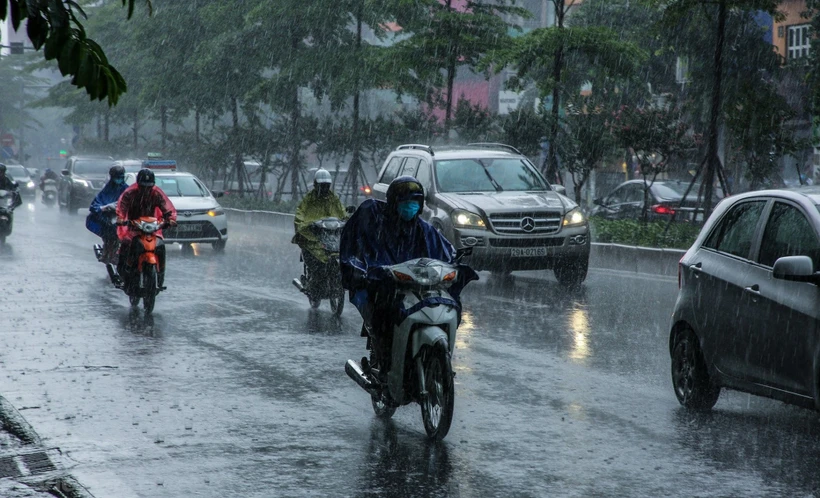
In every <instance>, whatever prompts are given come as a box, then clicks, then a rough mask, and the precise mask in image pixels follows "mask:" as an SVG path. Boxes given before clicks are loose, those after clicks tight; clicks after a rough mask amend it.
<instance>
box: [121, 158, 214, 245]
mask: <svg viewBox="0 0 820 498" xmlns="http://www.w3.org/2000/svg"><path fill="white" fill-rule="evenodd" d="M155 162H156V163H160V162H161V163H171V162H172V161H146V162H145V166H146V167H148V168H149V169H151V170H153V171H154V176H155V178H156V185H157V187H159V188H161V189H162V191H163V192H165V195H167V196H168V197H169V198H170V199H171V202H172V203H173V204H174V207H175V208H176V210H177V226H176V227H168V228H165V229H163V230H162V234H163V236H164V239H165V242H166V243H179V244H182V245H183V246H186V245H189V244H211V245H212V246H213V248H214V250H215V251H218V252H221V251H223V250H225V244H226V243H227V242H228V217H227V216H225V211H224V210H223V209H222V206H220V205H219V203H218V202H217V201H216V199H215V198H214V196H213V194H212V193H211V191H210V190H208V187H206V186H205V183H203V182H202V181H200V180H199V178H197V177H195V176H194V175H192V174H191V173H183V172H180V171H175V170H174V169H172V168H169V167H167V166H161V167H152V166H154V165H153V164H152V163H155ZM135 181H136V175H135V174H134V173H128V174H127V175H126V183H128V184H132V183H134V182H135Z"/></svg>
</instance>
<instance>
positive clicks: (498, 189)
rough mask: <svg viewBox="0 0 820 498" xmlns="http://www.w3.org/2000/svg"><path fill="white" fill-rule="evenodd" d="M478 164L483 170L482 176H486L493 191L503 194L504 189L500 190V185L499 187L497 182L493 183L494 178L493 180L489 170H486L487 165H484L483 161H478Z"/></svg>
mask: <svg viewBox="0 0 820 498" xmlns="http://www.w3.org/2000/svg"><path fill="white" fill-rule="evenodd" d="M478 164H480V165H481V167H482V168H484V174H485V175H487V178H488V179H489V180H490V183H492V184H493V187H495V191H496V192H503V191H504V189H503V188H501V185H499V184H498V182H497V181H495V178H493V175H491V174H490V170H488V169H487V165H486V164H484V161H480V160H479V161H478Z"/></svg>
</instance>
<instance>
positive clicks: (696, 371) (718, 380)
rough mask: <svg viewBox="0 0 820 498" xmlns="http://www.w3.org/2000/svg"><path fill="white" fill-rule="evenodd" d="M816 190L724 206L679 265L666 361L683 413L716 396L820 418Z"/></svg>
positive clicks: (819, 191) (759, 195) (772, 193)
mask: <svg viewBox="0 0 820 498" xmlns="http://www.w3.org/2000/svg"><path fill="white" fill-rule="evenodd" d="M818 209H820V188H818V187H807V188H803V189H796V190H765V191H757V192H749V193H746V194H740V195H737V196H733V197H730V198H728V199H727V200H725V201H723V202H722V203H721V204H720V205H719V206H718V207H717V209H716V210H715V212H714V214H712V216H711V217H710V218H709V220H708V221H707V223H706V225H705V226H704V227H703V230H702V231H701V233H700V235H699V236H698V238H697V240H696V241H695V243H694V245H693V246H692V247H691V248H690V249H689V250H688V251H687V252H686V254H685V255H684V256H683V259H681V261H680V267H679V287H680V291H679V294H678V300H677V303H676V305H675V310H674V313H673V317H672V323H671V333H670V336H669V352H670V354H671V357H672V383H673V387H674V390H675V395H676V396H677V398H678V400H679V401H680V403H681V404H682V405H683V406H685V407H687V408H693V409H709V408H711V407H712V406H714V404H715V403H716V402H717V400H718V396H719V394H720V390H721V388H724V387H725V388H731V389H737V390H741V391H745V392H749V393H753V394H757V395H761V396H766V397H770V398H775V399H779V400H781V401H785V402H787V403H792V404H796V405H802V406H806V407H813V408H820V337H818V333H820V327H819V326H818V325H820V306H818V304H820V289H818V285H820V273H818V269H820V212H819V211H818Z"/></svg>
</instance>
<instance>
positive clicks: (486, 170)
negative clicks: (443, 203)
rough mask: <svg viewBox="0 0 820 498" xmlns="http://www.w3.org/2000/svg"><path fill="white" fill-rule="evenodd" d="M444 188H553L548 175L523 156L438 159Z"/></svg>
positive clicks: (488, 189) (460, 189) (523, 189)
mask: <svg viewBox="0 0 820 498" xmlns="http://www.w3.org/2000/svg"><path fill="white" fill-rule="evenodd" d="M436 180H437V183H438V186H439V190H440V191H441V192H499V191H513V192H516V191H533V190H536V191H543V190H550V188H549V186H548V185H547V182H546V180H544V177H542V176H541V174H540V173H538V171H536V170H535V168H533V167H532V166H530V165H529V164H527V163H525V162H524V161H522V160H520V159H507V158H503V159H448V160H439V161H436Z"/></svg>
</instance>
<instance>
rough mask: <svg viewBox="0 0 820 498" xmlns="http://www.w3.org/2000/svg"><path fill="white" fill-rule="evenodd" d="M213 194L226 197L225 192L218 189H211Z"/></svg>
mask: <svg viewBox="0 0 820 498" xmlns="http://www.w3.org/2000/svg"><path fill="white" fill-rule="evenodd" d="M211 195H213V196H214V197H224V196H225V192H219V191H217V190H211Z"/></svg>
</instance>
